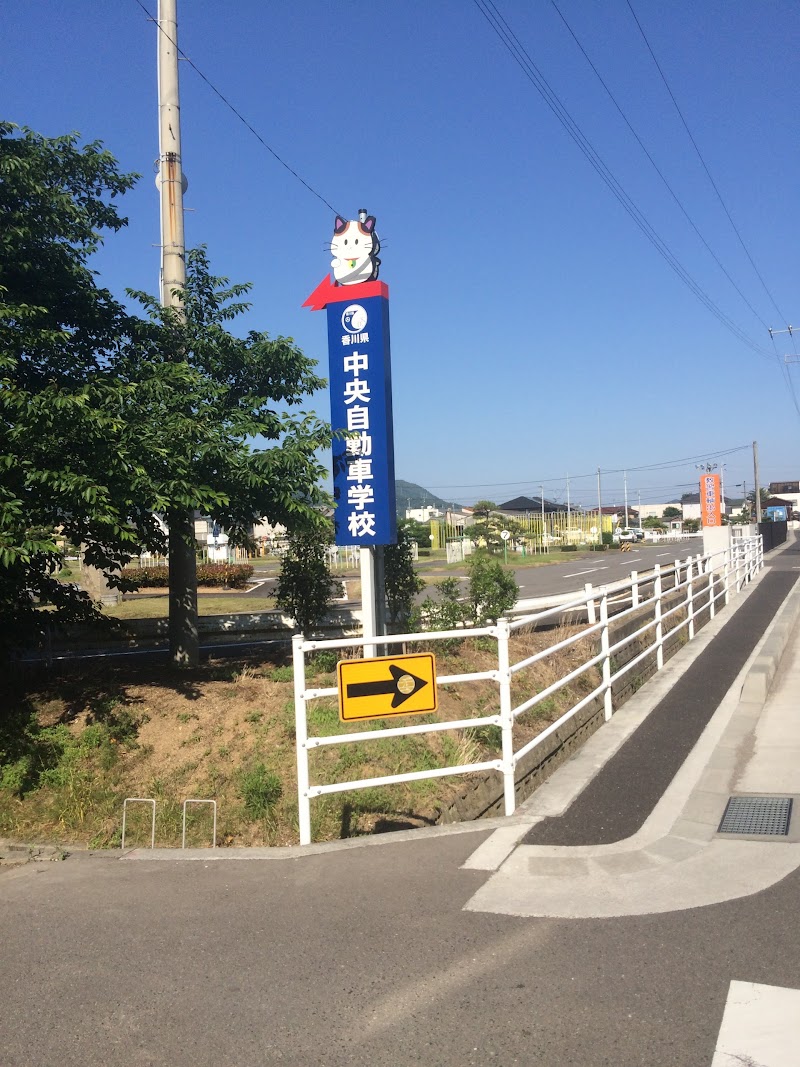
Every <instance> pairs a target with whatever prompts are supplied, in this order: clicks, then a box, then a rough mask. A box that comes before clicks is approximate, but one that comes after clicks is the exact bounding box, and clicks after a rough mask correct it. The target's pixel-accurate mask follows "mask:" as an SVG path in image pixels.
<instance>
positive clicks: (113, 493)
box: [0, 123, 330, 643]
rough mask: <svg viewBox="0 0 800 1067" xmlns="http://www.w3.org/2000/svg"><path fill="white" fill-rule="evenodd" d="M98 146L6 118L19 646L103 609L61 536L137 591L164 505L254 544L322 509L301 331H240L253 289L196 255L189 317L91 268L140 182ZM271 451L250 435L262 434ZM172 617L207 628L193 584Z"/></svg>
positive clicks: (3, 552)
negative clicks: (73, 574)
mask: <svg viewBox="0 0 800 1067" xmlns="http://www.w3.org/2000/svg"><path fill="white" fill-rule="evenodd" d="M134 181H135V176H133V175H123V174H120V173H119V171H118V169H117V165H116V162H115V161H114V159H113V157H112V156H111V155H110V153H109V152H107V151H106V150H105V149H103V148H102V146H101V145H100V144H98V143H93V144H89V145H85V146H83V147H79V145H78V140H77V137H76V136H75V135H70V136H67V137H60V138H46V137H42V136H41V135H39V134H36V133H34V132H32V131H30V130H27V129H20V128H18V127H16V126H14V125H13V124H11V123H0V385H1V386H2V388H0V469H2V471H3V476H2V480H0V608H1V609H2V610H3V613H4V620H5V621H6V622H7V623H8V625H7V626H6V627H5V633H6V635H8V634H11V635H12V636H13V637H14V638H16V639H17V640H18V641H19V643H24V642H25V641H27V640H29V639H30V635H31V634H32V633H36V632H37V631H41V629H42V613H41V612H39V611H38V610H37V601H39V600H42V599H49V600H51V601H52V602H53V604H54V605H55V608H56V611H55V612H54V613H51V614H50V615H49V616H48V617H49V618H50V619H52V620H55V621H59V620H61V621H66V620H72V619H77V618H80V619H85V618H90V617H95V618H98V617H99V616H98V615H97V612H96V609H95V608H94V606H93V605H92V603H91V602H90V600H89V598H88V597H87V596H85V595H82V594H81V593H80V592H79V591H77V590H74V589H71V588H70V587H68V586H66V585H62V584H61V583H59V582H58V581H57V580H56V571H57V569H58V566H59V562H60V555H59V552H58V545H57V541H56V536H55V534H56V531H57V530H60V531H61V533H62V534H63V536H64V537H65V538H66V539H67V540H69V541H70V542H72V543H73V544H80V545H82V546H83V548H84V559H85V562H86V563H88V564H90V565H92V566H95V567H98V568H99V569H101V570H102V571H103V572H104V573H105V574H106V575H107V576H108V578H109V581H110V582H111V584H113V585H117V586H119V587H120V588H125V587H126V583H125V581H124V580H123V579H121V578H120V576H119V569H120V568H121V567H122V566H124V564H125V563H126V562H128V561H129V559H130V558H131V557H132V556H133V555H135V554H137V553H138V552H139V551H141V549H142V548H151V549H153V550H157V551H163V550H164V548H165V537H164V533H163V531H162V529H161V527H160V525H159V523H158V521H157V519H156V517H155V515H156V513H158V514H162V515H165V516H166V517H167V519H168V521H169V519H170V518H174V517H175V516H179V517H182V518H181V522H180V523H174V526H176V527H177V528H178V533H179V535H180V536H182V537H184V538H185V539H186V540H187V541H188V540H189V539H191V542H192V544H193V529H192V528H191V522H189V523H188V524H187V523H186V522H185V517H186V516H191V514H192V512H193V511H194V510H199V511H200V512H202V513H203V514H208V515H210V516H211V517H212V518H213V519H215V520H216V521H218V522H220V523H221V524H222V525H224V526H225V527H226V529H227V530H228V532H229V535H230V537H231V540H232V542H233V543H234V544H237V543H245V542H246V541H247V537H248V531H249V526H250V523H251V522H252V521H253V520H254V519H255V518H256V517H261V516H266V517H268V518H269V519H270V520H271V521H273V522H282V523H284V524H285V525H286V526H287V527H288V528H289V529H290V530H292V529H298V528H313V527H314V526H315V525H318V524H319V523H320V522H321V517H320V515H319V513H318V509H317V505H318V504H319V503H321V502H322V501H323V500H324V499H326V498H325V496H324V494H323V493H322V492H321V490H320V489H319V482H320V479H321V477H322V475H323V474H324V470H323V468H322V467H321V466H320V464H319V462H318V459H317V454H318V450H319V449H320V448H321V447H322V446H324V445H325V444H326V443H328V441H329V438H330V434H329V429H328V427H327V426H325V425H324V424H323V423H321V422H319V421H318V420H317V419H316V417H314V416H313V415H309V414H306V413H304V412H302V411H301V412H299V413H298V414H290V409H292V408H296V407H297V406H298V405H299V404H300V403H301V402H302V400H303V399H304V398H305V397H306V396H308V394H310V393H312V392H314V391H315V390H317V389H318V388H320V387H321V386H322V385H323V384H324V383H323V382H322V380H321V379H320V378H318V377H317V376H316V374H315V373H314V372H313V367H314V366H315V364H314V363H313V361H311V360H309V359H307V358H306V357H305V356H304V355H303V354H302V352H301V351H300V350H299V349H298V348H297V346H296V345H295V344H294V342H293V341H292V340H291V338H282V337H278V338H277V339H271V338H270V337H269V336H268V335H267V334H266V333H262V332H251V333H249V334H248V335H247V336H246V337H243V338H240V337H236V336H234V335H233V334H232V333H230V332H229V330H228V329H227V326H228V323H229V322H230V320H231V319H233V318H235V317H236V315H237V314H239V313H240V312H241V311H243V310H244V309H245V307H246V305H245V304H243V303H241V300H240V298H241V296H242V295H243V294H244V293H246V292H247V290H248V286H245V285H235V286H228V285H227V283H226V280H225V279H222V278H215V277H214V276H213V275H212V274H211V272H210V269H209V265H208V260H207V257H206V255H205V252H204V251H203V250H200V251H198V252H195V253H190V255H189V257H188V263H187V286H186V290H185V293H184V298H183V312H184V315H182V316H181V315H177V314H175V313H174V312H167V311H163V310H162V309H161V308H160V306H159V305H158V304H157V302H156V301H155V300H154V299H153V298H152V297H147V296H146V295H144V294H137V295H138V296H139V298H140V299H141V300H142V302H143V303H144V305H145V306H146V307H147V309H148V310H149V312H150V319H149V320H142V319H139V318H136V317H134V316H131V315H129V314H127V313H126V312H125V310H124V309H123V308H122V306H121V305H120V304H119V303H118V302H117V301H115V300H114V298H113V297H112V296H111V294H110V293H109V292H108V291H107V290H105V289H103V288H102V287H101V286H99V285H98V283H97V278H96V275H95V273H94V271H93V270H92V269H91V267H90V259H91V256H92V254H93V253H94V252H95V251H96V250H97V248H98V246H99V244H100V243H101V241H102V239H103V236H104V235H105V234H106V233H108V232H112V233H113V232H114V231H116V230H119V229H120V227H121V226H123V225H124V224H125V222H126V220H125V219H124V218H123V217H122V216H121V215H120V214H119V213H118V211H117V209H116V205H115V204H114V203H112V201H113V200H114V198H115V197H117V196H118V195H120V194H122V193H124V192H125V191H126V190H128V189H129V188H130V187H131V186H132V185H133V183H134ZM254 439H255V440H258V441H259V442H263V443H265V444H266V445H267V446H268V447H259V448H254V447H252V445H251V443H250V442H251V441H252V440H254ZM191 577H192V576H191V575H188V576H187V582H186V588H185V596H183V597H182V598H181V599H180V601H179V602H177V603H176V602H175V598H171V599H172V601H173V602H171V604H170V611H171V616H173V615H174V616H175V617H176V618H179V619H180V620H181V621H182V622H183V623H184V624H187V623H188V625H189V626H194V627H195V628H196V610H197V609H196V582H195V585H194V589H192V588H191V582H190V580H189V579H191Z"/></svg>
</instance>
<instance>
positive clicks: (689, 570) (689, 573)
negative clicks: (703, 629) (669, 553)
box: [686, 556, 694, 641]
mask: <svg viewBox="0 0 800 1067" xmlns="http://www.w3.org/2000/svg"><path fill="white" fill-rule="evenodd" d="M693 576H694V568H693V566H692V557H691V556H687V557H686V580H687V586H686V612H687V614H688V616H689V625H688V627H687V629H688V631H689V640H690V641H691V640H692V638H693V637H694V583H693V581H692V578H693Z"/></svg>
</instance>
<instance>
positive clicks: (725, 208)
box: [626, 0, 786, 322]
mask: <svg viewBox="0 0 800 1067" xmlns="http://www.w3.org/2000/svg"><path fill="white" fill-rule="evenodd" d="M626 3H627V5H628V9H629V10H630V13H631V15H632V16H633V21H634V22H635V23H636V25H637V27H638V28H639V33H640V34H641V35H642V40H643V41H644V43H645V45H646V47H647V51H648V52H649V53H650V56H651V57H652V60H653V62H654V63H655V66H656V70H657V71H658V73H659V74H660V75H661V80H662V81H663V83H664V86H665V88H666V90H667V93H668V94H669V98H670V100H671V101H672V103H673V104H674V105H675V110H676V111H677V112H678V117H679V118H680V120H681V122H682V123H683V128H684V129H685V130H686V134H687V136H688V138H689V140H690V141H691V142H692V147H693V148H694V150H695V152H696V153H697V158H698V159H699V160H700V163H701V164H702V167H703V170H704V171H705V172H706V175H707V176H708V180H709V181H710V182H711V188H712V189H713V190H714V192H715V193H716V194H717V199H718V200H719V202H720V204H721V205H722V210H723V211H724V212H725V214H726V215H727V217H728V222H730V224H731V226H732V227H733V232H734V233H735V234H736V236H737V237H738V239H739V244H740V245H741V246H742V248H743V249H744V254H745V255H746V256H747V258H748V259H749V261H750V266H751V267H752V268H753V270H754V271H755V272H756V276H757V277H758V280H759V281H760V282H761V284H762V286H763V287H764V292H765V293H766V294H767V296H768V297H769V299H770V301H771V303H772V306H773V307H774V308H775V310H776V311H777V312H778V316H779V318H780V319H781V322H786V316H785V315H784V314H783V312H782V311H781V309H780V308H779V307H778V305H777V304H776V302H775V298H774V296H773V295H772V293H771V292H770V290H769V288H768V287H767V283H766V282H765V281H764V278H763V277H762V274H761V271H760V270H759V269H758V267H757V266H756V264H755V260H754V259H753V257H752V256H751V255H750V251H749V249H748V247H747V245H746V244H745V243H744V238H743V237H742V235H741V233H740V232H739V228H738V226H737V225H736V223H735V222H734V221H733V216H732V215H731V213H730V211H729V210H728V206H727V204H726V203H725V201H724V200H723V198H722V193H721V192H720V191H719V188H718V186H717V183H716V182H715V181H714V179H713V177H712V176H711V171H710V170H709V169H708V164H707V163H706V161H705V159H704V158H703V153H702V152H701V151H700V148H699V146H698V144H697V141H696V140H695V139H694V136H693V134H692V131H691V130H690V129H689V125H688V123H687V122H686V119H685V118H684V116H683V112H682V111H681V109H680V106H679V105H678V101H677V100H676V99H675V94H674V93H673V91H672V89H671V88H670V84H669V82H668V81H667V76H666V75H665V74H664V71H663V70H662V69H661V64H660V63H659V62H658V60H657V59H656V54H655V52H654V51H653V48H652V46H651V44H650V42H649V41H648V39H647V34H646V33H645V32H644V29H643V27H642V24H641V22H639V19H638V18H637V17H636V12H635V11H634V10H633V5H632V4H631V0H626Z"/></svg>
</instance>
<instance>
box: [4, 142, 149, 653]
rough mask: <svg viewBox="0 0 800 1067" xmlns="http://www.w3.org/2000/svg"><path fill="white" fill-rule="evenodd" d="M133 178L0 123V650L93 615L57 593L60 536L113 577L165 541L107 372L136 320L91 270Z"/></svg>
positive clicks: (95, 150)
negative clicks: (41, 606)
mask: <svg viewBox="0 0 800 1067" xmlns="http://www.w3.org/2000/svg"><path fill="white" fill-rule="evenodd" d="M134 181H135V176H134V175H130V174H127V175H126V174H120V173H119V172H118V170H117V166H116V163H115V161H114V159H113V158H112V156H111V155H110V154H109V153H108V152H107V151H105V150H104V149H103V148H102V146H101V145H100V144H99V143H97V142H94V143H92V144H87V145H85V146H84V147H82V148H79V147H78V145H77V138H76V137H75V136H74V135H70V136H66V137H57V138H46V137H42V136H40V135H39V134H37V133H34V132H33V131H31V130H28V129H24V128H22V129H21V128H19V127H18V126H16V125H14V124H13V123H10V122H0V469H2V478H1V479H0V611H1V612H2V616H3V622H4V626H3V631H2V637H0V641H4V642H5V645H6V648H5V650H6V651H8V650H9V649H8V646H9V645H24V644H26V643H28V642H30V641H31V640H33V639H35V638H36V637H39V636H41V634H42V632H43V630H44V620H45V616H44V615H43V614H42V613H41V612H40V611H38V610H37V607H36V603H37V601H40V600H42V601H50V602H51V603H52V604H53V605H54V607H55V609H56V612H55V614H48V615H47V616H46V618H48V619H54V618H55V619H60V620H62V621H75V620H83V619H87V618H91V617H92V616H94V615H95V614H96V612H95V609H94V607H93V605H92V603H91V601H90V600H89V598H88V596H86V595H85V594H83V593H81V592H80V591H79V590H77V589H75V588H73V587H71V586H67V585H64V584H62V583H60V582H58V580H57V578H56V574H57V571H58V569H59V565H60V562H61V557H60V553H59V550H58V541H57V538H56V531H57V530H59V529H60V530H62V531H63V534H64V536H66V537H67V538H68V539H69V540H70V541H72V542H73V543H74V544H76V545H79V544H83V545H85V551H86V561H87V562H88V563H90V564H94V565H103V566H107V567H109V568H113V566H114V565H115V564H116V565H119V564H121V563H122V562H124V561H125V560H126V559H127V558H129V556H130V554H131V553H132V552H133V551H135V550H136V547H137V546H138V545H139V544H146V543H153V544H155V543H156V542H157V541H158V538H159V534H160V531H159V529H158V524H157V522H156V521H155V519H154V518H153V516H152V515H151V514H150V513H148V512H146V510H144V509H143V508H141V507H137V506H134V505H133V504H132V502H130V494H129V493H128V491H127V481H128V478H129V472H128V471H127V469H126V465H125V459H124V456H122V455H121V454H120V449H119V447H118V445H119V439H120V435H121V434H122V432H123V430H124V425H123V416H122V413H121V411H120V406H119V403H118V400H119V396H120V390H119V389H118V388H117V386H116V383H115V382H114V380H113V376H112V375H111V374H110V373H109V371H108V368H109V366H110V364H111V363H112V362H113V360H114V358H115V356H116V354H117V352H118V351H119V347H120V345H121V343H122V341H123V339H124V337H125V336H126V334H127V332H128V327H129V319H128V316H127V315H126V314H125V312H124V310H123V308H122V306H121V305H120V304H119V303H118V302H117V301H115V300H114V298H113V297H112V296H111V294H110V293H109V292H108V290H106V289H103V288H102V287H101V286H99V285H98V283H97V280H96V277H95V275H94V273H93V271H92V270H91V269H90V267H89V266H88V261H89V259H90V257H91V255H92V254H93V253H94V252H95V251H96V249H97V248H98V246H99V245H100V243H101V241H102V238H103V235H104V233H107V232H115V231H117V230H119V229H120V227H122V226H123V225H124V224H125V222H126V220H125V219H124V218H123V217H122V216H121V215H120V214H119V213H118V211H117V208H116V205H115V204H114V203H112V201H113V199H114V198H115V197H117V196H119V195H120V194H122V193H124V192H125V191H126V190H128V189H130V187H131V186H132V185H133V183H134Z"/></svg>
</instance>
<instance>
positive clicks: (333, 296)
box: [301, 274, 389, 311]
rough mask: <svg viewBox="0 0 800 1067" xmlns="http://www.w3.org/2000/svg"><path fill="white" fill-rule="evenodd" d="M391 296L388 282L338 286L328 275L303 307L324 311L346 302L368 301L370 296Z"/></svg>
mask: <svg viewBox="0 0 800 1067" xmlns="http://www.w3.org/2000/svg"><path fill="white" fill-rule="evenodd" d="M388 295H389V286H388V285H387V284H386V282H378V281H376V282H360V283H359V284H358V285H336V283H335V282H332V281H331V276H330V275H329V274H326V275H325V277H324V278H323V279H322V281H321V282H320V283H319V285H318V286H317V288H316V289H315V290H314V292H313V293H312V294H311V296H310V297H309V298H308V300H305V301H304V302H303V304H302V305H301V306H302V307H304V308H311V310H312V311H322V310H323V308H326V307H327V306H328V304H340V303H343V302H344V301H351V300H366V298H367V297H368V296H386V297H388Z"/></svg>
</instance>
